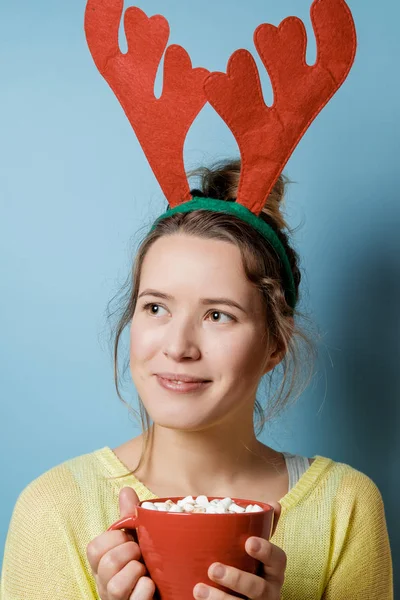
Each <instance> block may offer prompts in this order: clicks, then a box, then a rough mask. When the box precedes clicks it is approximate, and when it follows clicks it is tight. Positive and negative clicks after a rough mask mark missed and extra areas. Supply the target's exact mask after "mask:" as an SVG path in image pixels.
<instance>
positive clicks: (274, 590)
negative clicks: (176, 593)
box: [193, 502, 286, 600]
mask: <svg viewBox="0 0 400 600" xmlns="http://www.w3.org/2000/svg"><path fill="white" fill-rule="evenodd" d="M268 504H270V505H271V506H272V507H273V508H274V513H275V517H274V520H275V522H274V527H273V531H272V535H273V534H274V533H275V529H276V525H277V523H278V519H279V517H280V514H281V505H280V504H279V503H278V502H268ZM245 548H246V552H247V553H248V554H250V556H252V557H253V558H257V559H258V560H259V561H261V563H262V564H263V575H262V576H259V575H253V574H252V573H247V572H245V571H241V570H240V569H236V568H234V567H229V566H228V565H221V564H219V563H213V564H212V565H211V566H210V568H209V569H208V576H209V578H210V579H211V580H212V581H215V582H216V583H219V584H220V585H223V586H225V587H227V588H229V589H230V590H233V591H235V592H238V593H239V594H243V596H245V597H246V598H248V599H249V600H280V597H281V589H282V586H283V582H284V579H285V569H286V554H285V553H284V551H283V550H282V549H281V548H279V547H278V546H275V545H274V544H271V542H267V540H264V539H263V538H258V537H251V538H249V539H248V540H246V546H245ZM219 569H220V571H221V574H222V573H223V574H222V577H217V575H218V574H219V573H218V570H219ZM202 592H203V593H202ZM193 596H194V598H198V599H199V600H203V598H208V600H229V599H230V598H234V597H235V596H231V595H230V594H228V593H225V592H222V591H221V590H219V589H217V588H215V587H212V586H209V585H206V584H203V583H199V584H197V585H196V586H195V587H194V590H193Z"/></svg>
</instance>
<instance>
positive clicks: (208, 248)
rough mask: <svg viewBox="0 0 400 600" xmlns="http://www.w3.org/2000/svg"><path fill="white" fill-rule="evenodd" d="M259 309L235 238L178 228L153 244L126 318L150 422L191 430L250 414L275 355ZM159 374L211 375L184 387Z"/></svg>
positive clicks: (132, 364)
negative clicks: (197, 384) (198, 234)
mask: <svg viewBox="0 0 400 600" xmlns="http://www.w3.org/2000/svg"><path fill="white" fill-rule="evenodd" d="M229 302H232V303H235V304H237V305H238V306H232V305H229V304H228V303H229ZM240 307H241V308H240ZM264 311H265V308H264V306H263V303H262V299H261V295H260V293H259V292H258V290H256V289H255V288H254V287H253V286H252V285H251V283H250V282H249V281H248V280H247V279H246V276H245V273H244V269H243V264H242V259H241V255H240V251H239V249H238V248H237V247H236V246H234V245H233V244H230V243H228V242H224V241H220V240H208V239H202V238H198V237H194V236H189V235H183V234H175V235H171V236H164V237H162V238H160V239H158V240H157V241H156V242H155V243H154V244H153V246H152V247H151V248H150V250H149V251H148V253H147V255H146V257H145V259H144V262H143V266H142V273H141V279H140V287H139V293H138V300H137V305H136V309H135V313H134V315H133V318H132V323H131V330H130V369H131V374H132V378H133V381H134V383H135V386H136V389H137V391H138V394H139V396H140V398H141V400H142V402H143V404H144V406H145V408H146V410H147V412H148V413H149V415H150V417H151V418H152V419H153V421H154V422H155V423H157V424H159V425H161V426H163V427H167V428H172V429H182V430H187V431H195V430H201V429H204V428H207V427H209V426H211V425H215V424H217V423H218V422H221V421H223V420H225V419H227V418H228V417H229V416H232V414H233V413H235V412H236V411H239V412H240V413H241V414H243V410H244V411H245V412H246V411H249V412H250V414H252V412H253V404H254V399H255V393H256V390H257V387H258V384H259V380H260V377H261V376H262V375H263V373H265V372H267V371H268V370H270V369H272V368H273V367H274V366H275V364H276V363H277V362H278V359H277V358H274V357H273V356H272V357H269V355H268V351H267V347H266V346H267V342H266V338H265V336H264V333H265V312H264ZM160 373H164V374H165V373H172V374H174V375H176V376H177V379H179V375H181V374H185V375H190V376H193V377H197V378H201V379H205V380H209V381H210V382H209V383H207V384H203V385H202V386H201V387H200V389H198V390H196V391H190V392H185V393H182V391H179V388H178V391H173V390H170V389H166V388H165V387H163V385H162V383H163V380H162V379H160V378H159V377H158V374H160ZM180 389H182V388H180Z"/></svg>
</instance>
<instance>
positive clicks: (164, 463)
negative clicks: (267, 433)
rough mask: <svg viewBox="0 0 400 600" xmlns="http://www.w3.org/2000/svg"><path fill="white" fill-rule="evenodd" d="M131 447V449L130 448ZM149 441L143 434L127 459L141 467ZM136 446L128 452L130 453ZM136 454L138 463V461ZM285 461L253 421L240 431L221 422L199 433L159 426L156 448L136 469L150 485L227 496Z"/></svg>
mask: <svg viewBox="0 0 400 600" xmlns="http://www.w3.org/2000/svg"><path fill="white" fill-rule="evenodd" d="M129 446H130V449H129ZM142 446H143V436H142V435H140V436H138V437H137V438H135V439H134V440H131V442H128V446H127V447H126V448H125V451H124V462H125V464H127V461H128V460H129V465H128V466H129V468H131V469H132V470H133V469H135V468H136V466H137V463H138V460H139V457H140V452H141V450H142ZM129 451H130V453H131V454H130V455H129V456H128V454H127V452H129ZM135 459H136V464H134V465H133V464H132V463H133V460H135ZM281 466H282V455H281V454H280V453H278V452H276V451H275V450H273V449H272V448H268V446H265V445H264V444H262V443H261V442H259V441H258V440H257V438H256V436H255V433H254V428H253V424H252V423H251V424H250V427H249V424H247V427H246V426H245V424H244V423H241V424H240V427H239V426H238V427H237V430H235V428H233V427H232V425H231V424H230V425H229V426H226V427H224V426H223V425H221V424H220V425H219V426H218V427H215V428H213V429H207V430H204V431H198V432H192V431H190V432H185V431H176V430H173V429H167V428H163V427H159V426H157V425H155V426H154V430H153V440H152V445H151V452H150V453H149V455H148V458H147V460H145V461H144V463H143V465H141V467H140V469H138V471H137V472H136V473H135V475H136V477H137V478H138V479H139V480H141V481H142V482H143V483H144V484H145V485H146V486H147V487H148V488H149V489H150V490H152V491H154V490H156V489H169V488H171V483H172V482H173V486H172V487H173V489H174V490H176V495H185V494H186V490H191V492H190V493H193V494H198V495H199V494H206V495H207V494H209V495H211V494H216V495H218V490H221V495H227V493H228V491H229V490H234V489H237V488H238V487H242V486H243V485H245V483H246V482H247V481H252V480H254V479H255V478H257V476H260V477H263V478H265V477H266V476H267V475H268V473H270V475H271V477H272V476H273V475H275V474H276V472H277V469H279V467H281Z"/></svg>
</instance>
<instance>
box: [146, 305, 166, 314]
mask: <svg viewBox="0 0 400 600" xmlns="http://www.w3.org/2000/svg"><path fill="white" fill-rule="evenodd" d="M160 309H161V310H165V308H163V307H162V306H160V304H155V303H154V302H150V303H149V304H145V306H144V307H143V310H146V311H147V312H148V313H149V314H150V315H151V316H153V317H157V316H158V315H159V314H160Z"/></svg>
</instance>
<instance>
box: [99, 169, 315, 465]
mask: <svg viewBox="0 0 400 600" xmlns="http://www.w3.org/2000/svg"><path fill="white" fill-rule="evenodd" d="M240 167H241V163H240V160H234V161H225V162H223V163H219V164H216V165H214V167H212V168H211V169H210V168H206V167H203V168H200V169H197V170H195V171H192V172H191V173H189V177H197V178H198V179H199V181H200V189H193V190H192V194H193V195H196V196H198V195H200V196H201V195H203V196H205V197H209V198H215V199H219V200H227V201H228V200H233V199H235V197H236V194H237V188H238V184H239V178H240ZM287 183H289V180H288V178H287V177H286V176H285V175H283V174H282V175H281V176H280V177H279V179H278V180H277V182H276V183H275V185H274V187H273V189H272V191H271V193H270V195H269V197H268V199H267V201H266V203H265V207H264V208H263V210H262V212H261V214H260V218H261V219H263V220H264V221H265V222H267V223H268V225H270V227H272V228H273V230H274V231H275V233H276V234H277V235H278V237H279V239H280V241H281V242H282V244H283V246H284V248H285V250H286V252H287V255H288V258H289V262H290V265H291V268H292V272H293V278H294V282H295V287H296V292H297V293H298V291H299V285H300V280H301V273H300V269H299V258H298V255H297V253H296V252H295V250H294V249H293V248H292V247H291V246H290V244H289V237H288V233H289V234H290V233H292V231H291V230H290V229H289V227H288V225H287V223H286V221H285V218H284V216H283V214H282V213H281V204H282V202H283V200H284V196H285V189H286V185H287ZM284 230H287V231H288V233H285V231H284ZM177 233H184V234H186V235H193V236H197V237H201V238H206V239H218V240H224V241H228V242H230V243H232V244H235V245H236V246H237V247H238V248H239V250H240V252H241V256H242V260H243V266H244V269H245V273H246V276H247V278H248V280H249V281H251V282H252V283H253V285H255V286H256V287H257V288H258V289H259V291H260V293H261V294H262V297H263V300H264V302H265V307H266V309H267V310H266V314H267V315H268V323H267V324H266V330H265V333H266V337H267V339H268V340H269V339H271V338H272V339H273V340H274V341H275V343H276V344H277V345H278V347H279V348H280V349H281V350H282V351H283V354H284V357H283V360H282V361H281V363H280V364H279V365H278V366H277V367H275V369H274V370H273V372H271V373H268V374H267V376H266V377H267V378H268V379H269V384H270V385H269V391H270V392H271V390H272V388H273V386H274V377H273V375H274V373H275V372H279V371H282V374H281V377H280V383H279V384H278V385H277V386H276V389H275V391H274V393H273V394H272V396H271V398H270V399H269V400H270V406H269V410H267V409H263V407H262V406H261V404H260V403H259V401H258V400H257V399H256V402H255V407H254V408H255V414H256V416H257V421H256V423H257V426H256V435H259V434H260V433H261V432H262V430H263V428H264V425H265V423H267V422H268V421H269V420H270V419H272V418H273V417H275V416H276V415H277V414H278V413H280V412H281V411H282V410H283V409H284V408H286V407H287V406H288V405H289V404H290V401H291V399H292V400H293V401H295V400H296V399H297V398H298V397H299V395H300V394H301V393H302V391H303V390H304V388H305V387H306V386H307V385H308V383H309V381H310V379H311V376H312V374H313V366H314V358H315V347H314V344H313V343H312V341H311V339H310V338H309V337H308V335H306V333H305V331H303V330H302V329H300V327H298V325H297V323H296V321H297V320H298V318H299V317H302V318H305V315H303V314H301V313H299V312H298V311H297V310H293V309H292V308H291V307H290V306H289V305H288V303H287V302H286V298H285V293H284V289H283V286H282V273H281V268H280V264H279V259H278V258H277V255H276V254H275V252H274V250H273V249H272V248H271V246H270V244H269V242H268V241H267V240H266V239H265V238H264V237H263V236H262V235H261V234H259V233H258V232H257V231H256V230H255V229H254V228H252V227H251V226H250V225H248V224H247V223H245V222H244V221H242V220H240V219H239V218H238V217H236V216H235V215H230V214H222V213H217V212H211V211H206V210H197V211H193V212H190V213H177V214H174V215H172V216H171V217H168V218H165V219H163V220H161V221H160V222H159V223H158V224H157V226H156V227H155V229H154V230H153V231H152V232H150V233H148V234H147V235H146V236H145V238H144V240H143V241H142V242H141V244H140V246H139V249H138V252H137V255H136V258H135V261H134V265H133V269H132V272H131V273H130V275H129V276H128V279H127V281H126V283H125V286H124V289H125V288H126V292H125V294H124V298H123V301H122V303H121V305H120V309H119V312H120V316H119V319H118V322H117V323H116V326H115V327H114V328H113V331H112V336H111V339H112V340H113V342H114V381H115V386H116V390H117V394H118V397H119V398H120V400H121V401H122V402H123V403H124V404H125V405H126V406H127V407H128V410H129V411H130V412H133V414H134V415H135V417H136V418H137V412H136V411H135V410H134V409H133V408H132V407H131V406H130V405H129V404H127V403H126V401H125V400H124V399H123V397H122V396H121V393H120V377H119V367H118V354H119V352H118V351H119V344H120V338H121V334H122V333H123V331H124V330H125V328H126V327H127V325H128V324H129V323H130V321H131V319H132V317H133V314H134V311H135V307H136V302H137V296H138V291H139V283H140V274H141V269H142V264H143V260H144V257H145V256H146V253H147V252H148V250H149V248H150V247H151V246H152V245H153V244H154V242H155V241H156V240H157V239H159V238H160V237H162V236H165V235H173V234H177ZM114 298H115V297H114ZM113 300H114V299H113ZM113 300H111V301H110V303H111V302H112V301H113ZM110 303H109V306H110ZM115 312H116V311H114V313H111V312H110V311H109V312H108V316H109V317H110V316H111V315H114V314H115ZM294 317H296V321H295V320H294ZM303 353H305V356H304V355H303ZM128 366H129V360H128V361H127V363H126V365H125V368H124V373H125V372H126V370H127V369H128ZM294 392H296V393H294ZM274 398H275V402H273V403H272V402H271V399H274ZM139 412H140V421H141V426H142V432H143V436H144V445H143V450H142V454H141V457H140V460H139V463H138V465H137V467H136V469H135V470H134V471H132V472H131V473H132V474H134V473H135V472H136V471H137V470H138V469H139V468H140V466H141V465H142V464H143V461H144V458H145V456H146V454H147V453H148V452H149V451H150V450H151V444H152V434H153V428H152V426H151V419H150V416H149V414H148V413H147V411H146V409H145V408H144V405H143V403H142V401H141V399H140V398H139Z"/></svg>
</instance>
